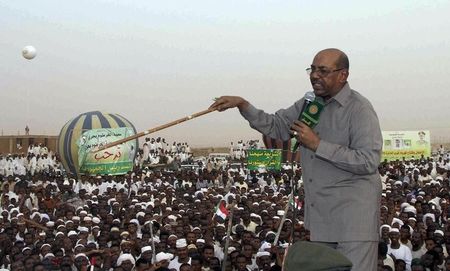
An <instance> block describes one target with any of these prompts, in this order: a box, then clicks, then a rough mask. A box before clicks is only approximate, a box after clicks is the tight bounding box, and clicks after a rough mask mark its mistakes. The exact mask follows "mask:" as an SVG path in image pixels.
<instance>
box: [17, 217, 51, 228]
mask: <svg viewBox="0 0 450 271" xmlns="http://www.w3.org/2000/svg"><path fill="white" fill-rule="evenodd" d="M23 220H24V221H25V222H27V223H29V224H31V225H33V226H35V227H36V228H39V229H41V230H44V231H48V228H47V227H44V226H42V225H41V224H39V223H37V222H36V221H33V220H30V219H26V218H23Z"/></svg>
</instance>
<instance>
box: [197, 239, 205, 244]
mask: <svg viewBox="0 0 450 271" xmlns="http://www.w3.org/2000/svg"><path fill="white" fill-rule="evenodd" d="M196 243H203V244H204V243H205V239H197V241H196Z"/></svg>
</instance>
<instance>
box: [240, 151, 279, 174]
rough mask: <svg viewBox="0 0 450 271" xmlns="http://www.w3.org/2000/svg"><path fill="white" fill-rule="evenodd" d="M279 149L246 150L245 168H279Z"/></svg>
mask: <svg viewBox="0 0 450 271" xmlns="http://www.w3.org/2000/svg"><path fill="white" fill-rule="evenodd" d="M281 154H282V152H281V150H274V149H267V150H257V149H252V150H248V157H247V168H248V169H250V170H259V169H266V170H280V169H281Z"/></svg>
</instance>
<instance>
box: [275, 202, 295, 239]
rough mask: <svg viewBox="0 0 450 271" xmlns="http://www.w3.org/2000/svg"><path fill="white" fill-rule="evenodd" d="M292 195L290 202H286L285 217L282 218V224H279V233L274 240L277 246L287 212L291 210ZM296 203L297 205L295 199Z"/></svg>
mask: <svg viewBox="0 0 450 271" xmlns="http://www.w3.org/2000/svg"><path fill="white" fill-rule="evenodd" d="M291 197H292V195H291ZM291 197H289V198H288V202H287V203H286V207H284V214H283V218H282V219H281V222H280V225H279V226H278V230H277V235H276V236H275V240H274V241H273V245H274V246H276V245H277V244H278V239H279V238H280V234H281V229H282V228H283V224H284V221H285V220H286V216H287V212H288V210H289V205H290V198H291ZM294 205H295V200H294Z"/></svg>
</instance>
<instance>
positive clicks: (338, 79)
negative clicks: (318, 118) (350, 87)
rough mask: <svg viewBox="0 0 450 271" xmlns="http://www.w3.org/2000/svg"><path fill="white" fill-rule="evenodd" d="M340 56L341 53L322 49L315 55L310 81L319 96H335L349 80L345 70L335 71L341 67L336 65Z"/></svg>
mask: <svg viewBox="0 0 450 271" xmlns="http://www.w3.org/2000/svg"><path fill="white" fill-rule="evenodd" d="M338 57H339V54H338V53H336V52H333V51H322V52H320V53H318V54H317V55H316V56H315V57H314V60H313V63H312V64H311V69H312V71H313V72H311V74H310V81H311V85H312V87H313V89H314V94H316V95H317V96H321V97H326V98H329V97H333V96H334V95H335V94H336V93H337V92H338V91H339V90H340V86H341V85H342V82H345V81H346V80H347V72H346V71H345V70H340V71H334V70H336V69H340V68H341V67H337V66H336V62H337V60H338Z"/></svg>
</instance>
